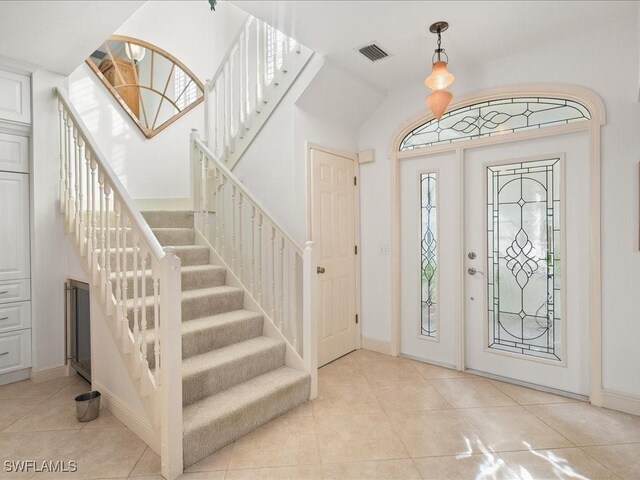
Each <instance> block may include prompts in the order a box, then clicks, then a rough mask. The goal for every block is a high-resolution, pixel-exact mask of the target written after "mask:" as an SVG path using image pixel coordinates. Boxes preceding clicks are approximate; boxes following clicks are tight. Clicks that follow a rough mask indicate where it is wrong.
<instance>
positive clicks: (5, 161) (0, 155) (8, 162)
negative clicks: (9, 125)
mask: <svg viewBox="0 0 640 480" xmlns="http://www.w3.org/2000/svg"><path fill="white" fill-rule="evenodd" d="M0 170H4V171H7V172H19V173H27V172H28V171H29V139H28V138H27V137H21V136H19V135H9V134H7V133H0Z"/></svg>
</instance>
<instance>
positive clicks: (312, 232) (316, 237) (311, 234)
mask: <svg viewBox="0 0 640 480" xmlns="http://www.w3.org/2000/svg"><path fill="white" fill-rule="evenodd" d="M313 151H316V152H322V153H326V154H329V155H334V156H337V157H341V158H342V159H346V160H348V161H351V162H353V175H354V180H353V182H354V186H353V187H354V205H353V211H354V225H353V227H354V234H355V235H354V254H355V291H354V298H353V302H354V304H355V313H354V314H355V316H356V318H354V319H353V321H354V322H356V320H357V323H355V345H354V346H355V348H356V349H359V348H361V339H362V328H361V326H362V322H361V319H360V311H361V308H360V255H359V254H358V253H359V252H358V251H357V249H358V248H359V245H360V185H359V162H358V154H357V153H352V152H347V151H343V150H340V149H336V148H332V147H327V146H324V145H319V144H316V143H311V142H306V152H307V161H306V177H307V201H306V203H307V205H306V211H307V225H306V227H307V238H308V239H310V240H311V241H313V242H314V243H315V245H316V248H319V247H320V231H319V228H318V226H315V228H314V221H313V210H312V207H313V198H314V193H316V192H315V188H316V187H315V185H314V181H313V178H312V172H313V169H312V152H313ZM349 181H350V182H351V180H349ZM319 258H320V257H319ZM318 298H319V300H318V309H319V308H320V304H319V302H320V297H318ZM315 318H317V319H318V321H320V317H319V315H316V316H315ZM320 337H321V334H320V332H319V331H318V341H319V342H320ZM318 357H319V365H321V364H322V359H321V358H320V357H321V354H320V351H319V350H318ZM325 363H326V362H325Z"/></svg>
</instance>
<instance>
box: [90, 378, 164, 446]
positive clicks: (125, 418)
mask: <svg viewBox="0 0 640 480" xmlns="http://www.w3.org/2000/svg"><path fill="white" fill-rule="evenodd" d="M92 388H93V389H94V390H97V391H99V392H100V393H101V394H102V401H103V404H104V407H105V408H106V409H107V410H109V411H110V412H111V413H112V414H113V415H114V416H115V417H116V418H117V419H118V420H120V421H121V422H122V423H124V424H125V425H126V426H127V427H128V428H129V430H131V431H132V432H133V433H135V434H136V435H137V436H138V437H140V439H141V440H142V441H143V442H145V443H146V444H147V445H149V447H151V449H152V450H153V451H154V452H156V453H157V454H158V455H159V454H160V438H159V436H158V434H157V433H156V432H155V430H154V429H153V427H152V426H151V425H150V424H149V422H147V420H146V419H144V418H141V417H140V416H139V415H138V414H137V413H135V412H132V411H131V409H129V407H128V406H127V405H126V404H125V403H124V402H123V401H122V400H121V399H120V398H118V397H117V396H116V395H115V394H114V393H113V392H111V391H110V390H109V389H108V388H107V387H105V386H104V385H102V384H101V383H99V382H95V381H94V382H93V384H92Z"/></svg>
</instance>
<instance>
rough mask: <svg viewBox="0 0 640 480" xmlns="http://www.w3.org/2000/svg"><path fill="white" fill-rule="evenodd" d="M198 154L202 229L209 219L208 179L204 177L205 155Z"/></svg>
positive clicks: (198, 152)
mask: <svg viewBox="0 0 640 480" xmlns="http://www.w3.org/2000/svg"><path fill="white" fill-rule="evenodd" d="M196 154H197V155H198V157H197V158H198V160H199V161H200V206H199V208H200V228H203V227H204V224H205V221H206V218H207V211H206V207H205V205H206V179H205V176H204V162H205V159H204V155H203V154H202V152H201V151H200V150H199V149H198V150H197V152H196Z"/></svg>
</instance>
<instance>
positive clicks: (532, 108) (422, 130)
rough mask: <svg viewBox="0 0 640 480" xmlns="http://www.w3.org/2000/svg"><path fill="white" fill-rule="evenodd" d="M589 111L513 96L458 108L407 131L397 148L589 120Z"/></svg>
mask: <svg viewBox="0 0 640 480" xmlns="http://www.w3.org/2000/svg"><path fill="white" fill-rule="evenodd" d="M590 119H591V115H590V114H589V110H588V109H587V108H586V107H585V106H584V105H582V104H580V103H578V102H575V101H573V100H567V99H562V98H550V97H514V98H504V99H497V100H491V101H487V102H482V103H476V104H473V105H467V106H465V107H460V108H457V109H455V110H452V111H450V112H447V113H445V114H444V115H443V116H442V118H441V119H440V120H436V119H432V120H429V121H428V122H426V123H423V124H422V125H420V126H418V127H416V128H414V129H413V130H412V131H411V132H409V133H408V134H407V135H406V136H405V137H404V138H403V139H402V142H401V143H400V151H403V150H413V149H414V148H423V147H430V146H433V145H439V144H443V143H453V142H458V141H461V140H472V139H474V138H481V137H490V136H493V135H502V134H505V133H513V132H517V131H523V130H534V129H538V128H544V127H552V126H554V125H565V124H567V123H573V122H580V121H584V120H590Z"/></svg>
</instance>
